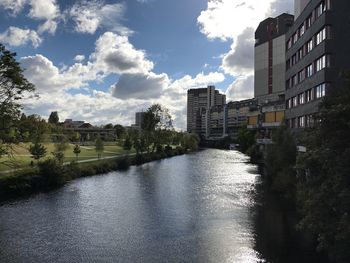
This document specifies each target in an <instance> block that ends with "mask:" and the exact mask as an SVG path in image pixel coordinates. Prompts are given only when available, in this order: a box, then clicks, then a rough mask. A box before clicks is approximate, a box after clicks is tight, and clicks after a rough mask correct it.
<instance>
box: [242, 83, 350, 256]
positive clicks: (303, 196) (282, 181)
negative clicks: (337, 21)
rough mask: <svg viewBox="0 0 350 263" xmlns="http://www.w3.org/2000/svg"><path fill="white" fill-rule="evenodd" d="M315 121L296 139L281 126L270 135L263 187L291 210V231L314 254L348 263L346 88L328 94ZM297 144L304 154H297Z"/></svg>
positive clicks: (349, 110) (349, 122)
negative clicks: (307, 239) (305, 237)
mask: <svg viewBox="0 0 350 263" xmlns="http://www.w3.org/2000/svg"><path fill="white" fill-rule="evenodd" d="M314 118H315V125H314V127H313V128H308V129H306V130H305V131H304V132H303V133H301V134H296V135H297V136H292V135H291V134H290V130H288V129H287V128H286V127H285V126H282V127H280V128H279V129H277V130H276V131H275V132H274V133H273V138H272V139H273V144H272V145H270V146H268V148H267V150H266V152H265V158H264V164H265V168H266V176H264V184H265V185H266V186H267V188H268V189H269V190H270V191H272V192H274V193H276V196H278V197H280V198H282V199H283V200H285V201H286V202H285V204H287V206H288V209H291V210H296V213H297V214H296V215H297V218H298V223H297V225H295V228H296V229H298V230H299V231H301V232H303V233H308V234H311V235H312V236H313V237H314V240H315V242H316V244H317V250H318V251H319V252H325V253H326V254H328V257H329V259H330V260H331V261H334V262H350V250H349V247H350V83H348V84H347V85H344V86H343V87H337V88H335V89H331V90H329V94H328V95H327V96H326V97H325V99H324V101H323V102H322V103H321V105H320V112H319V114H317V115H316V116H314ZM294 138H297V142H295V140H294ZM246 141H249V140H246ZM296 143H297V144H298V145H302V146H305V147H306V152H298V153H297V147H296ZM254 148H255V146H254V144H251V145H249V147H248V148H246V152H248V153H250V154H251V153H252V151H251V150H252V149H254ZM249 149H250V150H249ZM249 151H251V152H249ZM253 152H254V151H253Z"/></svg>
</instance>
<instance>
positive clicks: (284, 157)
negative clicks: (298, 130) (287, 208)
mask: <svg viewBox="0 0 350 263" xmlns="http://www.w3.org/2000/svg"><path fill="white" fill-rule="evenodd" d="M272 141H273V144H272V145H269V146H268V148H267V154H266V169H267V176H268V182H269V185H270V186H271V187H272V190H274V191H276V192H279V193H283V194H284V196H285V197H286V198H287V199H289V200H294V198H295V183H296V178H295V162H296V153H297V152H296V145H295V142H294V139H293V137H292V136H291V134H290V132H289V130H288V128H287V127H286V126H285V125H282V126H280V127H279V128H278V129H277V130H275V131H274V132H273V134H272Z"/></svg>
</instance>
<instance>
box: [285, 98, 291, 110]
mask: <svg viewBox="0 0 350 263" xmlns="http://www.w3.org/2000/svg"><path fill="white" fill-rule="evenodd" d="M286 108H287V109H290V108H292V100H291V99H289V100H287V103H286Z"/></svg>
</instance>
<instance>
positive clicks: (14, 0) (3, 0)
mask: <svg viewBox="0 0 350 263" xmlns="http://www.w3.org/2000/svg"><path fill="white" fill-rule="evenodd" d="M26 2H27V0H0V7H2V8H4V9H6V10H9V11H10V12H11V13H12V15H16V14H17V13H19V12H20V11H21V10H22V9H23V7H24V5H25V4H26Z"/></svg>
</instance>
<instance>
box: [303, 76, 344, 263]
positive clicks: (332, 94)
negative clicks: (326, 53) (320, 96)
mask: <svg viewBox="0 0 350 263" xmlns="http://www.w3.org/2000/svg"><path fill="white" fill-rule="evenodd" d="M347 78H348V81H347V84H346V85H344V86H337V87H332V89H329V90H328V91H327V92H328V94H327V96H326V97H325V100H324V101H323V103H322V104H321V106H320V113H319V114H318V115H317V116H316V118H315V119H316V124H315V127H314V128H312V129H310V130H308V132H307V134H306V136H305V145H306V148H307V152H306V153H304V154H303V155H301V156H300V157H299V158H298V162H297V167H298V168H299V177H298V178H299V181H298V204H299V205H300V208H301V215H302V220H301V223H300V227H301V228H302V229H303V230H308V231H310V232H311V233H313V234H314V235H315V236H316V237H317V240H318V248H319V249H320V250H326V251H327V252H328V254H329V255H330V257H331V259H332V260H334V261H335V262H350V250H349V247H350V176H349V175H350V140H349V138H350V81H349V73H348V74H347Z"/></svg>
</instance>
